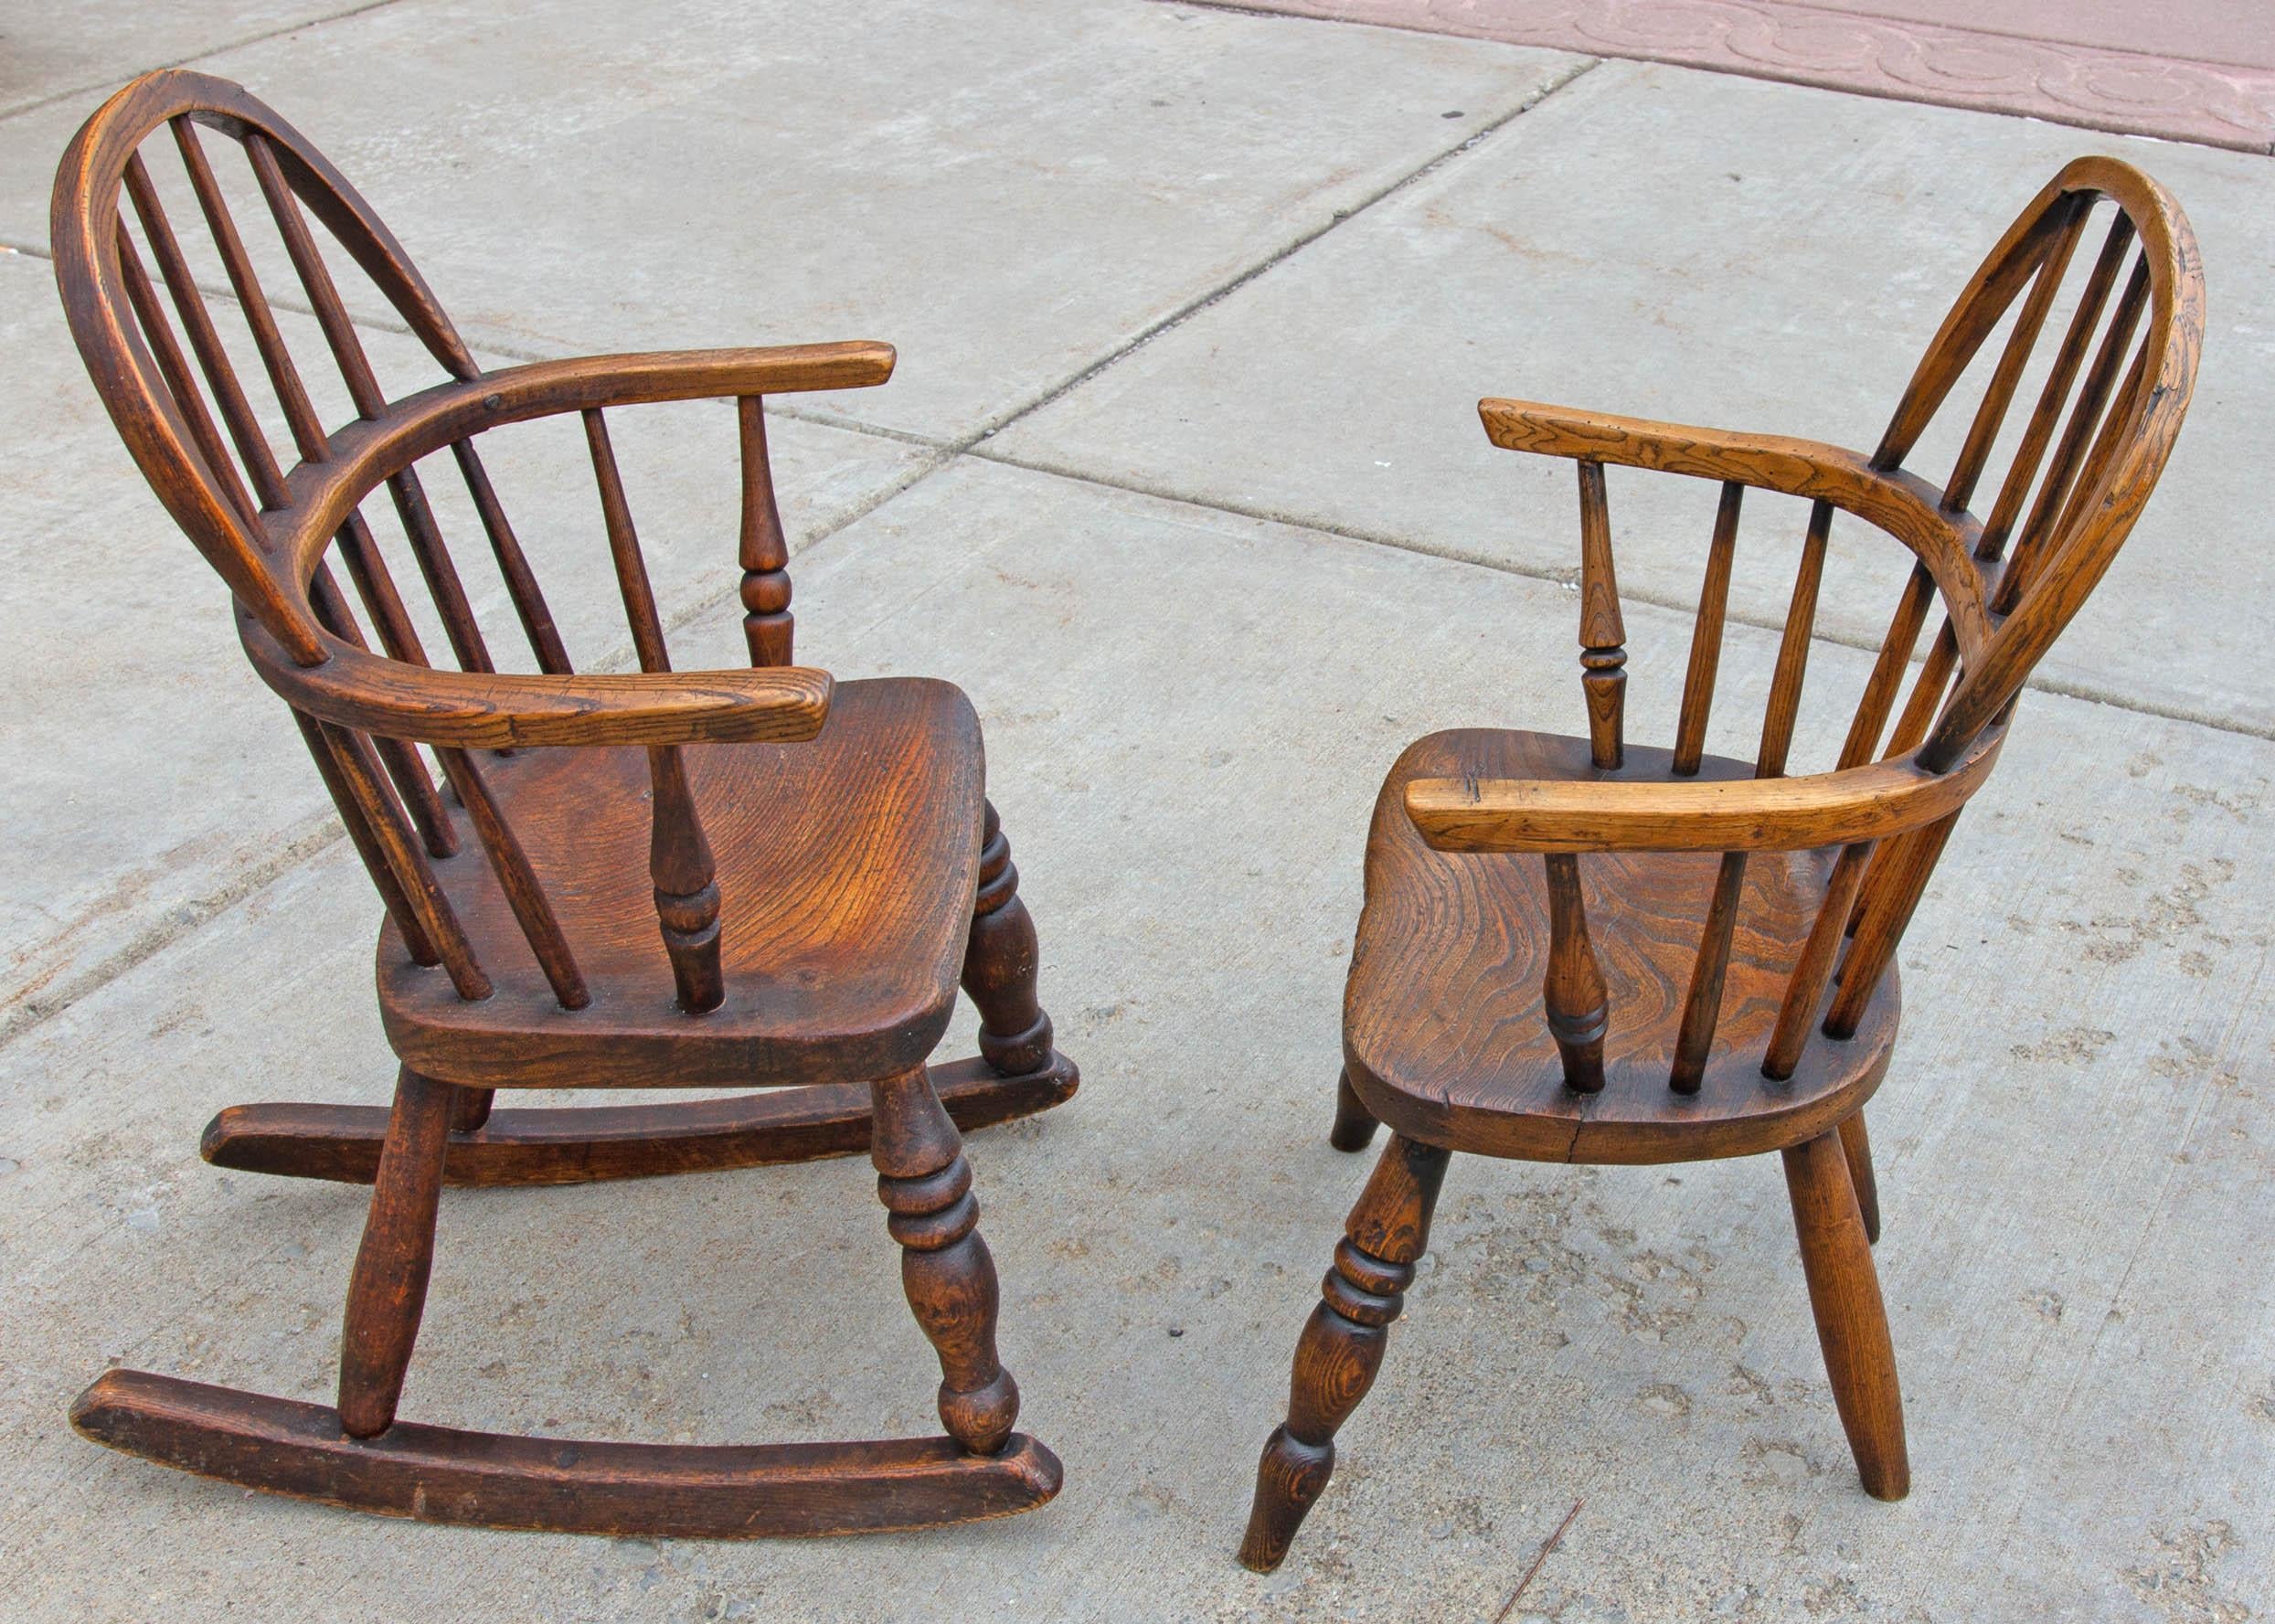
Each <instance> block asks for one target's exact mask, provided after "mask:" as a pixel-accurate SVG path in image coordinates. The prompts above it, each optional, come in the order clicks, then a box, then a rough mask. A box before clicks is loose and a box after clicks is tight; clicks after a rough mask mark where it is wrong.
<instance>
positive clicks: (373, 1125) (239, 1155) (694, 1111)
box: [198, 1049, 1081, 1189]
mask: <svg viewBox="0 0 2275 1624" xmlns="http://www.w3.org/2000/svg"><path fill="white" fill-rule="evenodd" d="M931 1070H932V1086H933V1087H934V1088H937V1089H939V1091H940V1099H941V1104H942V1105H943V1106H945V1107H947V1109H948V1115H949V1117H950V1119H951V1120H953V1121H954V1123H955V1124H956V1126H957V1127H958V1128H960V1129H964V1130H971V1129H973V1128H987V1127H992V1126H994V1124H995V1123H997V1122H1008V1121H1012V1120H1015V1119H1017V1118H1020V1117H1031V1116H1033V1115H1035V1114H1036V1113H1037V1112H1038V1111H1046V1110H1048V1109H1050V1108H1051V1107H1052V1106H1054V1105H1058V1104H1060V1103H1062V1102H1063V1101H1065V1100H1068V1099H1072V1098H1073V1097H1074V1093H1075V1090H1076V1088H1078V1087H1079V1085H1080V1081H1081V1077H1080V1074H1079V1072H1078V1071H1077V1070H1076V1068H1075V1064H1074V1062H1073V1061H1071V1060H1069V1059H1068V1058H1067V1057H1066V1056H1064V1055H1062V1054H1060V1053H1058V1051H1057V1050H1056V1049H1054V1050H1052V1051H1051V1054H1050V1060H1049V1063H1048V1064H1047V1065H1046V1066H1045V1067H1043V1068H1042V1069H1041V1070H1039V1071H1034V1072H1030V1073H1028V1074H1026V1076H1024V1077H1002V1076H999V1075H997V1073H996V1072H995V1071H994V1068H993V1067H990V1066H989V1065H988V1063H987V1062H986V1061H985V1060H984V1059H982V1058H980V1057H978V1056H973V1057H971V1058H968V1059H963V1060H957V1061H953V1062H951V1063H950V1064H949V1065H946V1066H936V1067H932V1068H931ZM387 1125H388V1109H387V1107H385V1106H383V1105H315V1104H309V1105H301V1104H283V1103H279V1104H273V1105H232V1106H229V1107H228V1108H226V1109H223V1110H222V1111H220V1112H219V1113H218V1114H217V1115H216V1116H215V1117H214V1119H213V1120H212V1121H211V1122H209V1123H207V1126H206V1132H205V1137H204V1138H203V1140H201V1141H199V1144H198V1152H199V1153H200V1154H201V1155H203V1156H204V1157H205V1159H206V1160H207V1162H211V1163H212V1164H213V1165H214V1166H216V1167H227V1168H229V1169H232V1170H233V1171H236V1172H239V1173H279V1174H282V1175H283V1176H285V1177H288V1178H302V1179H329V1180H332V1181H334V1182H335V1183H338V1184H369V1183H371V1181H372V1177H373V1175H374V1174H375V1173H377V1171H378V1167H379V1147H380V1146H381V1145H382V1144H383V1143H385V1142H386V1140H387ZM868 1148H869V1091H868V1089H867V1088H864V1087H862V1086H861V1085H860V1084H858V1083H817V1084H813V1085H812V1086H811V1087H808V1088H782V1089H778V1090H774V1091H772V1092H769V1093H764V1094H746V1095H742V1096H740V1097H739V1098H736V1099H683V1100H671V1101H667V1102H664V1103H659V1104H655V1105H584V1106H575V1105H572V1106H558V1107H552V1106H547V1107H534V1108H528V1109H503V1110H497V1111H494V1112H492V1113H491V1115H490V1117H489V1120H487V1121H485V1122H484V1124H483V1125H482V1126H481V1127H480V1128H478V1129H475V1130H472V1131H470V1132H456V1133H452V1135H451V1137H450V1146H449V1150H448V1151H447V1152H446V1154H445V1157H444V1161H443V1164H442V1183H443V1184H445V1185H446V1186H449V1187H452V1188H455V1189H483V1188H491V1189H495V1188H503V1187H505V1186H509V1185H517V1184H591V1183H596V1182H598V1181H600V1180H602V1179H643V1178H654V1177H658V1176H661V1175H664V1174H666V1173H718V1172H724V1171H726V1170H728V1169H729V1168H737V1167H767V1166H776V1165H780V1164H781V1163H783V1162H813V1161H819V1160H821V1159H823V1158H824V1157H830V1156H857V1155H862V1154H865V1153H866V1152H867V1150H868Z"/></svg>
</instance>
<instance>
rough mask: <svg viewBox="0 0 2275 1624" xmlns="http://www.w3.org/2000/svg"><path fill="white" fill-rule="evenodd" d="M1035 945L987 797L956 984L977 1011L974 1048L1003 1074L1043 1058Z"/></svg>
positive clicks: (1020, 1071)
mask: <svg viewBox="0 0 2275 1624" xmlns="http://www.w3.org/2000/svg"><path fill="white" fill-rule="evenodd" d="M1039 957H1040V950H1039V948H1038V946H1037V942H1036V939H1035V921H1034V919H1032V918H1029V917H1028V915H1027V909H1026V903H1024V902H1022V901H1020V900H1019V871H1018V869H1017V868H1015V867H1014V866H1013V865H1012V862H1011V842H1010V841H1009V840H1008V839H1006V838H1005V834H1004V830H1003V820H1002V819H1000V818H998V817H997V816H996V815H995V808H994V803H993V802H988V803H985V812H983V820H982V823H981V827H980V890H979V895H978V897H976V898H975V899H974V900H973V905H972V935H971V939H970V941H969V943H968V944H967V945H966V947H965V949H964V955H963V990H964V992H966V993H968V994H970V996H971V999H972V1003H973V1007H974V1008H976V1009H977V1010H978V1011H979V1012H980V1054H981V1055H982V1056H983V1057H984V1058H985V1059H986V1061H987V1063H988V1064H989V1065H990V1066H992V1067H994V1068H995V1069H996V1070H997V1071H998V1072H1000V1073H1002V1074H1003V1075H1004V1076H1005V1077H1024V1076H1026V1074H1027V1073H1028V1072H1032V1071H1040V1070H1042V1069H1043V1067H1046V1066H1047V1065H1049V1064H1050V1039H1051V1029H1050V1017H1049V1016H1048V1015H1047V1014H1044V1013H1043V1006H1042V1003H1040V1002H1039V1001H1038V1000H1037V997H1036V991H1035V982H1036V976H1037V969H1038V962H1037V961H1038V959H1039Z"/></svg>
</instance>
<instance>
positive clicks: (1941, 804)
mask: <svg viewBox="0 0 2275 1624" xmlns="http://www.w3.org/2000/svg"><path fill="white" fill-rule="evenodd" d="M2003 738H2004V729H2003V728H1997V729H1993V731H1992V733H1991V734H1990V736H1989V737H1987V738H1985V739H1984V741H1983V744H1982V745H1981V747H1980V748H1977V749H1976V751H1975V752H1974V753H1973V754H1972V756H1971V757H1969V758H1968V759H1966V760H1965V761H1963V762H1961V764H1960V765H1959V766H1958V767H1957V768H1955V769H1953V770H1951V771H1950V772H1947V773H1941V774H1937V773H1932V772H1929V771H1927V770H1924V769H1922V768H1920V767H1919V766H1917V765H1915V764H1914V762H1913V761H1912V759H1911V758H1910V757H1908V756H1900V757H1897V758H1895V759H1891V760H1887V761H1876V762H1873V763H1871V764H1870V765H1868V766H1864V767H1852V768H1849V769H1847V770H1844V771H1838V772H1821V773H1814V774H1812V775H1810V776H1808V777H1804V778H1771V779H1738V780H1709V781H1703V782H1702V781H1700V780H1691V779H1681V780H1664V779H1662V780H1649V781H1634V782H1620V781H1617V780H1601V779H1598V780H1550V779H1459V778H1430V779H1416V780H1413V781H1412V782H1411V783H1409V784H1408V785H1407V787H1406V815H1407V816H1408V817H1409V819H1411V820H1412V822H1413V824H1414V827H1415V828H1416V829H1417V830H1418V831H1419V832H1420V833H1421V837H1422V839H1423V840H1425V841H1426V842H1428V843H1429V844H1430V846H1431V847H1432V848H1433V849H1435V850H1437V851H1441V852H1784V851H1802V850H1806V849H1808V848H1810V847H1813V846H1824V845H1845V844H1849V843H1851V842H1854V841H1860V840H1879V839H1885V838H1886V837H1887V836H1888V835H1891V834H1900V833H1904V832H1905V831H1906V830H1909V829H1918V828H1920V827H1922V826H1924V825H1926V824H1929V823H1934V822H1935V821H1936V820H1937V819H1939V818H1941V817H1943V816H1945V815H1946V814H1948V813H1950V812H1956V811H1957V810H1958V809H1959V808H1960V807H1961V806H1962V805H1964V804H1965V803H1966V801H1967V799H1968V797H1969V796H1971V795H1972V794H1973V793H1974V792H1975V791H1976V790H1977V789H1978V788H1980V787H1981V786H1982V783H1983V780H1984V779H1986V778H1987V777H1988V776H1989V775H1990V770H1991V764H1992V762H1993V761H1994V760H1996V759H1998V751H1999V745H2000V742H2001V740H2002V739H2003Z"/></svg>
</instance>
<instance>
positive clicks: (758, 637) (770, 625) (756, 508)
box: [735, 395, 797, 666]
mask: <svg viewBox="0 0 2275 1624" xmlns="http://www.w3.org/2000/svg"><path fill="white" fill-rule="evenodd" d="M735 416H736V423H737V427H738V429H739V431H740V435H741V441H742V546H741V560H740V561H741V564H742V608H743V616H742V634H743V638H744V641H746V642H748V643H749V645H750V663H751V664H752V665H754V666H759V665H787V664H789V663H790V661H791V641H792V633H793V632H794V631H795V629H796V625H797V621H796V617H795V616H793V615H792V613H791V612H790V569H789V564H790V544H789V541H788V539H787V538H786V537H785V536H783V534H782V516H781V512H780V511H779V510H778V509H777V508H776V506H775V504H774V470H773V466H772V464H771V462H769V460H768V458H767V451H766V403H765V401H763V400H762V399H760V398H759V397H758V396H756V395H746V396H744V397H743V398H741V399H739V400H737V401H736V402H735Z"/></svg>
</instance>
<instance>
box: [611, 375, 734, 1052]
mask: <svg viewBox="0 0 2275 1624" xmlns="http://www.w3.org/2000/svg"><path fill="white" fill-rule="evenodd" d="M584 425H585V443H586V446H587V447H588V449H590V451H591V453H592V472H593V477H594V479H595V480H596V481H597V482H598V483H599V485H600V490H601V521H602V523H603V524H604V525H606V526H607V529H608V550H609V557H611V559H612V560H614V562H615V565H616V583H617V586H618V588H619V589H621V590H622V594H623V599H624V615H625V618H626V619H627V620H628V621H630V622H631V624H632V641H633V648H634V649H635V650H637V651H638V653H639V656H640V669H641V670H643V671H669V670H670V669H671V668H672V663H671V657H670V655H669V653H667V652H666V651H665V649H664V622H663V619H662V617H661V616H660V615H659V614H658V613H657V610H656V607H655V589H654V587H652V586H651V585H650V584H649V581H648V567H647V563H646V561H645V560H644V559H643V557H641V553H640V537H639V535H638V533H637V532H636V531H634V530H633V524H632V506H631V504H629V503H628V502H627V501H626V500H625V497H624V481H623V476H622V474H621V473H620V472H618V470H617V466H616V452H615V450H614V449H613V448H612V447H611V445H610V443H609V437H608V423H607V421H606V419H603V418H602V417H601V413H600V412H599V411H598V410H589V411H587V412H586V413H585V414H584ZM648 782H649V785H650V787H651V789H652V790H653V791H654V812H653V815H652V820H651V823H650V825H649V838H648V873H649V877H650V878H652V879H653V880H654V882H655V917H656V921H657V923H658V925H659V926H660V927H661V928H662V930H663V935H664V953H665V954H666V955H667V956H668V957H669V958H670V960H671V964H672V980H673V982H674V983H675V986H676V987H677V990H678V995H679V1007H680V1008H681V1009H684V1010H686V1012H687V1013H688V1014H703V1013H704V1012H705V1011H707V1010H713V1009H717V1008H718V1006H719V1004H720V1003H721V1002H722V1001H724V999H725V998H726V996H727V989H726V982H725V978H724V975H723V973H722V971H720V968H719V953H718V936H719V922H718V916H719V895H718V882H717V877H716V876H717V865H715V864H714V863H713V861H712V858H711V844H710V842H709V841H708V840H707V838H706V837H705V835H704V833H703V822H702V819H701V818H700V817H698V816H697V815H696V801H695V794H694V792H693V791H691V790H690V789H689V788H688V786H687V771H686V764H685V763H683V762H682V761H681V759H680V752H679V747H678V746H677V745H659V746H655V747H653V748H650V749H649V751H648Z"/></svg>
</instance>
